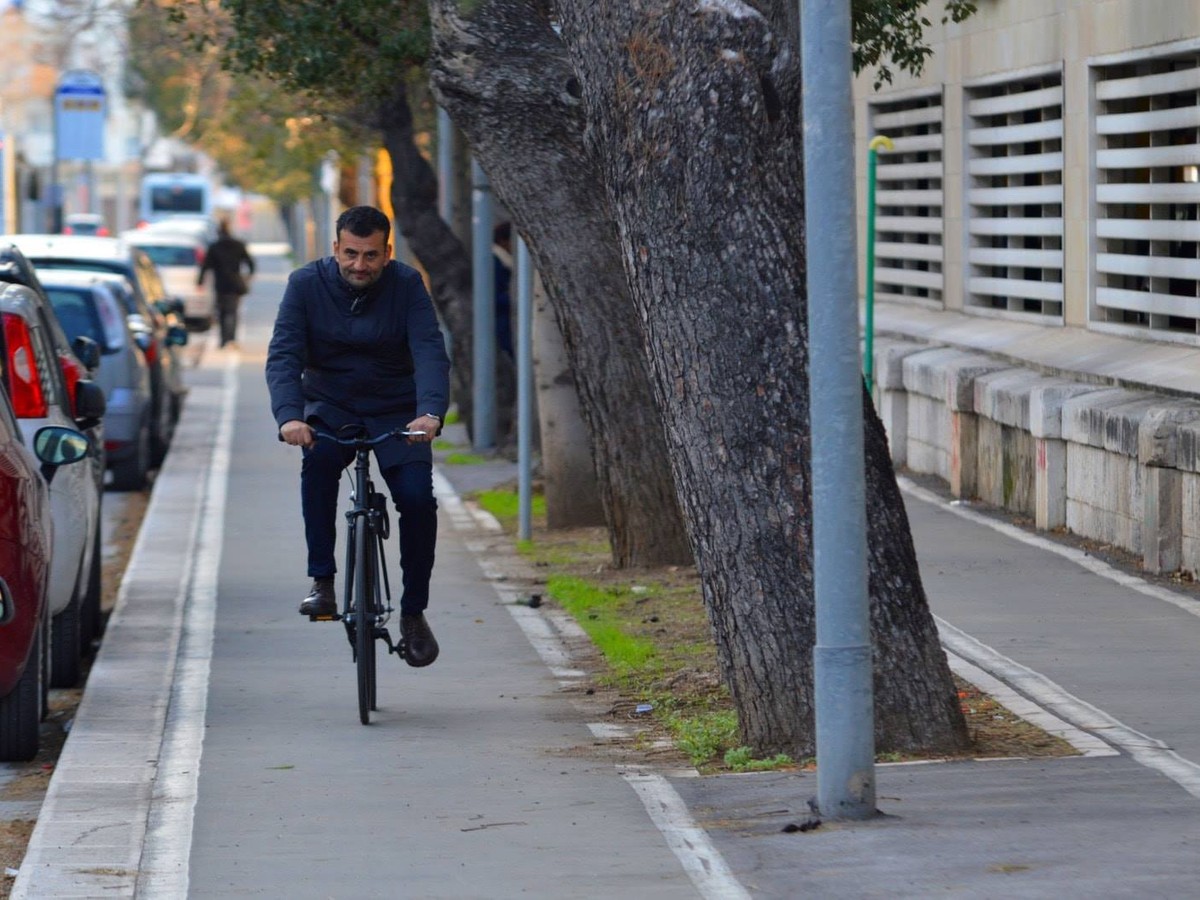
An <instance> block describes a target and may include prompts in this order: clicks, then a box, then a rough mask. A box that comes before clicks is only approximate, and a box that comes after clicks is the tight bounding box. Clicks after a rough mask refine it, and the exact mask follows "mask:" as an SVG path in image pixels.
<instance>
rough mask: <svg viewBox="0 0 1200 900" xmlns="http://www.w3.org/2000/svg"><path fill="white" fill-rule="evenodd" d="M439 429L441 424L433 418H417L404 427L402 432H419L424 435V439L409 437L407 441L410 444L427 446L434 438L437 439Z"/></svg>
mask: <svg viewBox="0 0 1200 900" xmlns="http://www.w3.org/2000/svg"><path fill="white" fill-rule="evenodd" d="M441 427H442V423H441V422H439V421H438V420H437V419H436V418H434V417H433V416H418V417H417V418H415V419H413V420H412V421H411V422H409V423H408V425H406V426H405V428H404V430H405V431H420V432H422V433H423V434H424V435H425V436H424V437H410V438H409V439H408V442H409V443H410V444H428V443H431V442H432V441H433V439H434V438H435V437H437V433H438V429H439V428H441Z"/></svg>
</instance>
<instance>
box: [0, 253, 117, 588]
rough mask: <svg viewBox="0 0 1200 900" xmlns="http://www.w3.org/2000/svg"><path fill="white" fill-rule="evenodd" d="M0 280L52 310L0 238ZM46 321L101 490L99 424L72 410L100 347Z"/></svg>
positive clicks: (30, 270) (54, 320)
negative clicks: (28, 292)
mask: <svg viewBox="0 0 1200 900" xmlns="http://www.w3.org/2000/svg"><path fill="white" fill-rule="evenodd" d="M0 282H4V283H7V284H20V285H24V286H25V287H27V288H29V289H30V290H32V291H33V292H34V293H35V294H37V295H38V299H39V300H40V301H41V304H42V306H43V307H44V308H45V309H47V310H52V306H51V304H50V298H49V297H47V296H46V290H45V288H43V287H42V283H41V281H39V280H38V276H37V272H36V270H35V269H34V267H33V264H32V263H31V262H30V261H29V260H28V259H26V258H25V255H24V254H23V253H21V251H20V250H18V249H17V247H16V246H15V245H13V244H9V243H4V242H3V241H0ZM46 324H47V326H48V330H47V334H48V335H49V337H50V343H52V344H53V345H54V350H55V353H57V355H58V362H59V366H60V368H61V369H62V372H63V379H64V380H65V381H66V385H67V396H68V397H69V398H70V401H71V408H72V411H73V414H74V415H75V419H76V425H77V426H78V427H80V428H82V429H83V430H84V432H85V433H86V434H87V436H88V437H89V438H90V439H91V440H92V443H93V446H94V447H95V452H94V453H93V454H92V466H91V470H92V474H93V476H94V477H95V479H96V487H97V490H101V489H103V486H104V469H105V464H106V460H105V457H104V432H103V426H102V424H101V423H100V422H98V421H96V420H95V419H94V418H93V419H92V420H89V421H84V419H86V418H87V417H86V416H81V415H80V413H79V412H78V411H77V410H75V402H76V394H77V391H76V390H75V385H76V384H77V383H78V382H79V381H81V380H84V379H90V378H92V376H93V374H94V373H95V371H96V367H97V366H98V365H99V364H100V348H99V347H98V346H97V345H96V342H95V341H93V340H92V339H91V338H90V337H84V336H80V337H77V338H75V339H74V340H70V339H68V338H67V336H66V333H65V332H64V331H63V329H62V328H61V327H60V325H59V321H58V317H57V316H56V315H53V313H51V314H50V315H48V316H47V318H46ZM97 602H99V601H97Z"/></svg>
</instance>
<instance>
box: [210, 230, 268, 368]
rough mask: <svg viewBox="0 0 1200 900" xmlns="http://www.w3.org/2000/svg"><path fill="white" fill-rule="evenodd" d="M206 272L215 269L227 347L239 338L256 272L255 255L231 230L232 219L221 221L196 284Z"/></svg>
mask: <svg viewBox="0 0 1200 900" xmlns="http://www.w3.org/2000/svg"><path fill="white" fill-rule="evenodd" d="M243 269H244V270H245V274H243ZM206 272H212V273H213V291H214V293H215V294H216V298H217V322H218V323H219V325H220V329H221V346H222V347H224V346H225V345H227V344H231V343H233V342H234V340H235V339H236V338H237V328H238V317H239V313H240V307H241V305H242V297H243V296H244V295H245V294H246V293H247V292H248V291H249V290H250V284H249V278H250V276H251V275H253V274H254V258H253V257H252V256H251V255H250V251H249V250H247V249H246V245H245V244H244V243H242V242H241V241H239V240H238V239H237V238H235V237H234V236H233V235H232V234H230V233H229V223H228V222H227V221H226V220H224V219H222V220H221V221H220V222H219V223H218V224H217V239H216V240H215V241H213V242H212V243H211V244H209V245H208V250H206V251H205V253H204V264H203V265H202V266H201V267H200V275H199V276H198V277H197V279H196V284H198V285H199V284H203V283H204V275H205V273H206Z"/></svg>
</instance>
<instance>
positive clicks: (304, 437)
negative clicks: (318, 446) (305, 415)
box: [279, 419, 316, 447]
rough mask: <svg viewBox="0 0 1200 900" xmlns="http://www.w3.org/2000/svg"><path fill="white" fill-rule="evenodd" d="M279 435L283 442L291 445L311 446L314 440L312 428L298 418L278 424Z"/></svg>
mask: <svg viewBox="0 0 1200 900" xmlns="http://www.w3.org/2000/svg"><path fill="white" fill-rule="evenodd" d="M279 436H280V437H281V438H283V442H284V443H285V444H291V445H292V446H293V447H311V446H312V445H313V441H315V440H316V436H315V435H314V434H313V430H312V429H311V428H309V427H308V425H307V424H306V423H304V422H301V421H300V420H299V419H292V420H291V421H290V422H284V423H283V424H282V425H280V426H279Z"/></svg>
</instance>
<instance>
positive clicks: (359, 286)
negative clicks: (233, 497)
mask: <svg viewBox="0 0 1200 900" xmlns="http://www.w3.org/2000/svg"><path fill="white" fill-rule="evenodd" d="M390 235H391V223H390V222H389V221H388V218H387V216H385V215H384V214H383V213H382V212H380V211H379V210H377V209H375V208H374V207H370V206H355V207H351V208H350V209H348V210H346V211H345V212H344V213H342V215H341V216H339V217H338V220H337V225H336V228H335V239H334V242H333V255H332V256H329V257H326V258H324V259H319V260H316V261H314V262H311V263H309V264H308V265H306V266H304V267H302V268H300V269H297V270H296V271H294V272H293V273H292V274H291V276H290V277H289V278H288V284H287V288H286V289H285V290H284V293H283V300H282V301H281V302H280V304H279V312H278V314H277V316H276V318H275V330H274V333H273V334H272V336H271V343H270V346H269V348H268V350H267V371H266V374H267V385H268V387H269V389H270V393H271V411H272V413H273V414H274V416H275V422H276V424H277V425H278V426H279V437H280V439H281V440H283V441H285V442H286V443H288V444H291V445H293V446H298V447H301V448H303V458H302V461H301V464H300V505H301V511H302V512H303V515H304V536H305V540H306V542H307V545H308V576H309V577H310V578H312V579H313V582H312V587H311V588H310V589H309V592H308V596H306V597H305V598H304V599H303V601H302V602H301V603H300V613H301V614H302V615H306V616H310V617H332V616H334V615H336V613H337V597H336V594H335V591H334V583H333V577H334V573H335V572H336V571H337V564H336V561H335V556H334V545H335V542H336V540H337V531H336V522H337V500H338V485H339V480H340V478H341V473H342V470H344V469H345V468H346V466H347V465H349V463H350V462H351V461H352V460H353V459H354V449H353V448H350V447H344V446H341V445H339V444H335V443H333V442H331V441H323V440H318V439H317V438H316V435H315V434H314V433H313V429H314V428H318V429H320V430H322V431H325V432H330V433H337V432H338V431H339V430H340V429H342V428H345V427H347V426H359V427H362V428H365V429H366V431H367V433H368V434H369V435H371V436H376V435H380V434H383V433H384V432H387V431H391V430H393V429H397V428H403V429H404V430H406V431H414V432H420V434H419V435H417V436H412V437H409V438H407V439H406V440H405V441H404V442H401V441H398V440H396V441H387V442H385V443H383V444H380V445H379V446H377V447H376V448H375V458H376V462H377V463H378V465H379V471H380V473H381V474H382V475H383V480H384V481H385V482H386V483H387V485H388V489H389V491H390V492H391V495H392V501H393V502H394V503H395V505H396V510H397V511H398V512H399V513H400V518H399V531H400V569H401V572H402V574H403V585H404V591H403V594H402V595H401V597H400V633H401V637H402V638H403V639H404V641H405V644H406V647H407V650H406V653H405V657H404V658H405V661H406V662H407V663H408V664H409V665H411V666H427V665H429V664H430V663H432V662H433V661H434V660H435V659H436V658H437V655H438V644H437V641H436V640H435V639H434V636H433V631H432V630H431V629H430V627H429V624H428V622H426V620H425V615H424V613H425V609H426V607H427V606H428V603H429V579H430V576H431V574H432V572H433V558H434V549H435V545H436V542H437V500H436V499H435V498H434V495H433V452H432V450H431V447H430V444H431V442H432V441H433V439H434V437H435V436H436V435H437V434H438V432H440V431H441V427H442V420H443V418H444V417H445V415H446V408H447V406H448V405H449V395H450V380H449V373H450V360H449V358H448V357H447V355H446V344H445V341H444V339H443V337H442V332H441V329H440V327H439V326H438V321H437V316H436V314H435V313H434V310H433V303H432V302H431V301H430V299H429V294H428V292H427V291H426V290H425V283H424V281H422V279H421V274H420V273H419V272H418V271H417V270H416V269H413V268H410V267H409V266H406V265H403V264H402V263H399V262H397V261H396V260H394V259H392V258H391V256H392V246H391V244H390V243H389V238H390Z"/></svg>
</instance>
